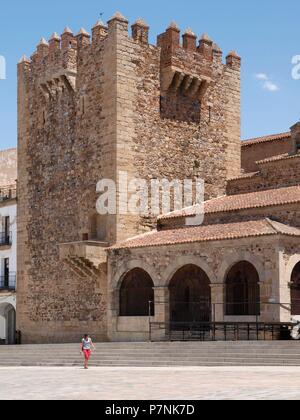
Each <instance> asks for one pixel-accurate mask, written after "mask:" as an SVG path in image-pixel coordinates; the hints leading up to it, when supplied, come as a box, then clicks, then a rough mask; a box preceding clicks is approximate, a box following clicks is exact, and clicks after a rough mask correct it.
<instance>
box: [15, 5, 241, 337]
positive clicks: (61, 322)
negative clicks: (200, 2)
mask: <svg viewBox="0 0 300 420" xmlns="http://www.w3.org/2000/svg"><path fill="white" fill-rule="evenodd" d="M148 38H149V27H148V25H147V24H146V23H145V22H144V21H142V20H138V21H136V22H135V23H134V24H133V25H132V36H129V33H128V21H127V20H126V19H125V18H124V17H123V16H122V15H120V14H119V13H116V15H115V16H114V17H113V18H112V19H111V20H110V21H109V22H108V26H106V25H104V24H103V23H102V22H98V23H97V24H96V25H95V26H94V27H93V29H92V39H91V37H90V35H89V34H88V33H87V32H86V31H85V30H84V29H81V30H80V31H79V33H78V34H77V35H76V36H74V35H73V33H72V31H71V30H70V29H69V28H66V29H65V31H64V32H63V34H62V35H61V36H58V35H57V34H56V33H54V34H53V35H52V37H51V39H50V40H49V42H46V41H45V40H44V39H42V40H41V41H40V43H39V45H38V46H37V50H36V52H35V53H34V54H33V56H32V57H31V59H27V58H26V57H23V59H22V60H21V61H20V63H19V65H18V125H19V133H18V137H19V139H18V142H19V149H18V153H19V156H18V162H19V169H18V171H19V173H18V179H19V184H18V188H19V194H18V197H19V205H18V213H19V214H18V235H19V236H18V239H19V245H18V293H19V297H18V305H19V306H18V316H17V318H18V319H17V322H18V329H19V330H21V332H22V337H23V341H24V342H49V341H54V342H59V341H73V340H77V339H78V334H79V336H80V334H81V333H82V332H85V331H89V332H90V333H91V334H93V335H94V336H95V338H96V339H99V340H102V339H105V338H106V325H107V319H106V313H107V310H106V302H107V293H109V291H107V290H106V289H107V287H106V255H105V252H104V248H105V246H107V245H111V244H114V243H116V242H117V241H119V240H123V239H125V238H128V237H130V236H134V235H136V234H137V233H140V232H143V231H145V230H146V229H149V227H150V226H151V223H152V221H151V220H148V219H145V218H139V217H137V216H127V215H126V216H125V215H119V214H117V215H109V216H100V215H97V213H96V210H95V203H96V201H97V197H98V195H97V193H96V184H97V182H98V181H99V180H101V179H103V178H108V179H112V180H115V181H116V182H117V181H118V177H119V173H120V171H126V172H127V173H128V176H129V177H139V178H143V179H147V180H150V179H153V178H156V179H161V178H168V179H174V178H176V179H185V178H195V177H202V178H204V179H205V180H206V198H209V197H216V196H218V195H220V194H224V193H225V185H226V180H227V179H228V178H230V177H234V176H238V175H239V174H240V166H241V163H240V160H241V158H240V154H241V150H240V149H241V145H240V64H241V60H240V58H239V57H238V56H237V54H236V53H234V52H232V53H230V54H229V55H228V56H227V58H226V63H225V64H224V63H223V61H222V52H221V50H220V49H219V47H218V46H217V45H216V44H214V43H213V41H211V40H210V39H209V37H208V36H207V35H203V36H202V37H201V39H200V42H199V44H197V37H196V35H195V34H194V33H193V32H192V31H191V30H190V29H188V30H187V31H186V32H185V33H184V34H183V42H182V43H181V42H180V30H179V29H178V27H177V26H176V24H175V23H172V24H171V25H170V26H169V27H168V28H167V30H166V32H165V33H164V34H162V35H160V36H159V37H158V41H157V45H156V46H153V45H150V44H149V41H148ZM119 192H120V191H117V193H119Z"/></svg>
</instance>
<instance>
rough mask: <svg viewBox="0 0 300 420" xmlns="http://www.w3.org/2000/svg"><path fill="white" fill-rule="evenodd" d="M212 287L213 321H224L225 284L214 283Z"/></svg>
mask: <svg viewBox="0 0 300 420" xmlns="http://www.w3.org/2000/svg"><path fill="white" fill-rule="evenodd" d="M210 287H211V303H212V321H214V322H223V321H224V311H225V307H224V304H225V302H224V284H223V283H221V284H219V283H212V284H211V285H210Z"/></svg>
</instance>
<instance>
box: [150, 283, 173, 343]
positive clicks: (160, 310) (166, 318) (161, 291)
mask: <svg viewBox="0 0 300 420" xmlns="http://www.w3.org/2000/svg"><path fill="white" fill-rule="evenodd" d="M154 302H155V321H154V325H153V326H152V331H151V340H152V341H164V340H166V339H167V337H168V333H169V328H170V291H169V288H168V287H155V288H154Z"/></svg>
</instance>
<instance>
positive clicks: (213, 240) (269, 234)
mask: <svg viewBox="0 0 300 420" xmlns="http://www.w3.org/2000/svg"><path fill="white" fill-rule="evenodd" d="M269 236H280V237H282V236H287V237H292V238H298V237H299V236H298V235H293V234H289V233H283V232H272V233H262V234H259V233H258V234H249V235H246V234H245V235H241V236H240V235H234V236H232V237H228V238H218V237H214V238H206V239H203V240H201V239H195V240H190V241H182V242H165V243H160V244H147V245H142V244H141V245H132V246H130V245H129V246H120V247H117V246H116V247H111V248H108V249H107V251H108V252H110V251H119V250H129V249H142V248H143V249H144V248H160V247H163V246H176V245H188V244H197V243H202V244H204V243H207V242H225V241H232V240H237V239H247V238H262V237H269Z"/></svg>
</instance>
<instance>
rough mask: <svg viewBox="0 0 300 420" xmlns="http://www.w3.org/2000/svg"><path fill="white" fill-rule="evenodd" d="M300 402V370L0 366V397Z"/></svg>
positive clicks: (283, 368)
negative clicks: (278, 400)
mask: <svg viewBox="0 0 300 420" xmlns="http://www.w3.org/2000/svg"><path fill="white" fill-rule="evenodd" d="M18 399H21V400H30V399H34V400H78V399H80V400H94V399H95V400H117V399H119V400H145V399H150V400H188V399H192V400H207V399H209V400H277V399H280V400H300V368H295V367H292V368H289V367H280V368H279V367H275V368H272V367H261V368H258V367H242V368H236V367H232V368H228V367H224V368H219V367H218V368H213V367H212V368H208V367H205V368H91V369H90V370H88V371H84V370H83V369H81V368H45V367H42V368H25V367H24V368H23V367H22V368H20V367H18V368H15V367H13V368H0V400H18Z"/></svg>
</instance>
